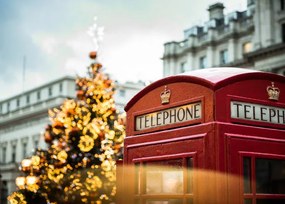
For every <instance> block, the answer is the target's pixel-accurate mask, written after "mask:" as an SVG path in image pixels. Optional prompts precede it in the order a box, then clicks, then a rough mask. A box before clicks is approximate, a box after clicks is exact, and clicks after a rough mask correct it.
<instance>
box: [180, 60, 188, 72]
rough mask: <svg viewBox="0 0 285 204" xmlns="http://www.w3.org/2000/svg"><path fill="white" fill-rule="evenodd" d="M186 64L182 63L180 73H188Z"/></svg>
mask: <svg viewBox="0 0 285 204" xmlns="http://www.w3.org/2000/svg"><path fill="white" fill-rule="evenodd" d="M186 71H187V70H186V62H182V63H180V72H181V73H183V72H186Z"/></svg>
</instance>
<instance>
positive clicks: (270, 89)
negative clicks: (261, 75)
mask: <svg viewBox="0 0 285 204" xmlns="http://www.w3.org/2000/svg"><path fill="white" fill-rule="evenodd" d="M267 93H268V99H269V100H273V101H278V99H279V94H280V90H279V88H277V87H274V82H271V86H267Z"/></svg>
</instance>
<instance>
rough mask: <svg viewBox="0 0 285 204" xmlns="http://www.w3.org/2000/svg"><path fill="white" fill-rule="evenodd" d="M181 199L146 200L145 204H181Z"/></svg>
mask: <svg viewBox="0 0 285 204" xmlns="http://www.w3.org/2000/svg"><path fill="white" fill-rule="evenodd" d="M182 203H183V200H182V199H167V200H147V201H146V204H182Z"/></svg>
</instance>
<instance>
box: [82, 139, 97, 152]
mask: <svg viewBox="0 0 285 204" xmlns="http://www.w3.org/2000/svg"><path fill="white" fill-rule="evenodd" d="M78 147H79V149H80V150H81V151H82V152H89V151H90V150H91V149H92V148H93V147H94V140H93V138H92V137H90V136H88V135H84V136H81V137H80V141H79V144H78Z"/></svg>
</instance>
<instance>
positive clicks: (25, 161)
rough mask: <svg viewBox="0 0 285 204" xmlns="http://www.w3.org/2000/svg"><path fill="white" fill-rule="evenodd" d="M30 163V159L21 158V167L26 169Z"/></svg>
mask: <svg viewBox="0 0 285 204" xmlns="http://www.w3.org/2000/svg"><path fill="white" fill-rule="evenodd" d="M31 164H32V160H31V159H23V160H22V162H21V165H22V168H23V169H27V170H28V169H29V168H30V167H31Z"/></svg>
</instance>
